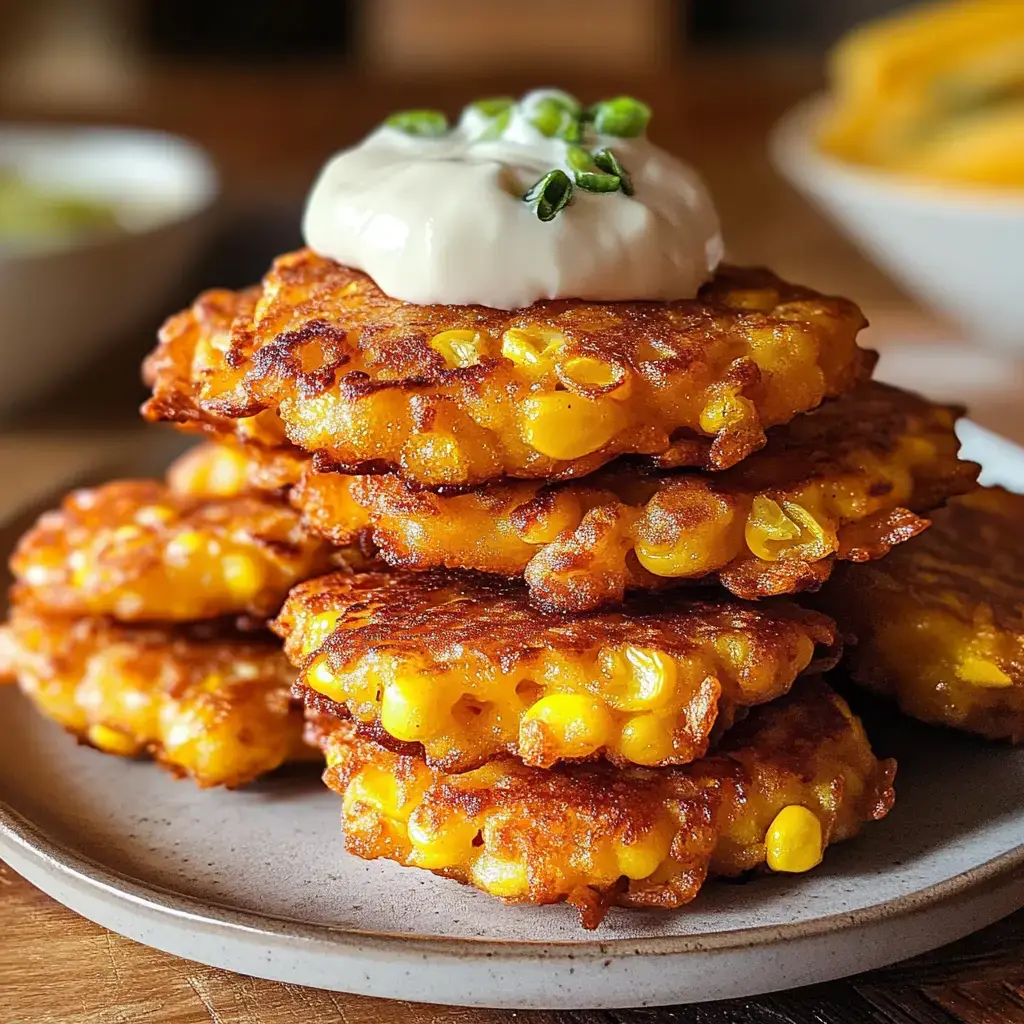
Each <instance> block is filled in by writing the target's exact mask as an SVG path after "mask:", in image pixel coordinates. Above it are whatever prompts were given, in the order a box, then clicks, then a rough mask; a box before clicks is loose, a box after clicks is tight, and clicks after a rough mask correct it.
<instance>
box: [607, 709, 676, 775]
mask: <svg viewBox="0 0 1024 1024" xmlns="http://www.w3.org/2000/svg"><path fill="white" fill-rule="evenodd" d="M673 724H674V723H673V719H672V718H671V717H666V716H665V715H655V714H652V713H650V712H648V713H647V714H643V715H633V717H632V718H629V719H627V721H626V722H625V723H624V724H623V726H622V731H621V733H620V734H619V739H618V742H617V743H616V744H615V747H614V749H615V750H616V751H618V753H620V754H621V755H622V756H623V757H624V758H626V760H627V761H632V762H633V763H634V764H646V765H656V764H662V763H663V762H664V761H666V760H667V759H668V758H670V757H671V756H672V753H673V750H674V744H673V738H674V736H673V732H674V729H673Z"/></svg>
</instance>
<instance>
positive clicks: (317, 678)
mask: <svg viewBox="0 0 1024 1024" xmlns="http://www.w3.org/2000/svg"><path fill="white" fill-rule="evenodd" d="M344 679H345V677H344V676H342V677H341V678H340V679H339V677H338V676H337V675H335V673H334V671H333V670H332V669H331V665H330V661H329V660H328V657H327V655H326V654H323V655H321V656H320V657H319V658H317V659H316V661H314V662H313V664H312V665H310V666H309V668H307V669H306V672H305V675H304V676H303V681H304V682H305V683H306V684H307V685H308V686H309V687H311V688H312V689H314V690H316V692H317V693H322V694H323V695H324V696H325V697H329V698H330V699H331V700H333V701H337V702H338V703H339V704H344V703H345V701H346V700H348V698H349V692H348V687H347V686H346V685H345V681H344Z"/></svg>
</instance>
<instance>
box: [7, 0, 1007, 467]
mask: <svg viewBox="0 0 1024 1024" xmlns="http://www.w3.org/2000/svg"><path fill="white" fill-rule="evenodd" d="M1007 2H1008V3H1017V2H1018V0H1007ZM907 6H909V5H908V4H906V3H900V2H897V0H828V2H822V0H629V2H623V0H559V2H558V3H557V4H552V3H550V2H548V0H487V2H482V0H0V25H2V26H3V30H2V33H0V121H2V122H3V124H2V125H0V136H2V132H3V131H11V130H12V128H13V127H24V126H32V127H33V128H37V127H38V126H40V125H43V126H46V125H58V124H59V125H69V124H71V125H118V126H129V127H132V128H144V129H157V130H159V131H162V132H168V133H172V134H173V135H175V136H181V137H184V138H185V139H187V140H191V141H192V142H193V143H195V144H197V146H198V147H199V150H198V151H195V152H192V151H187V152H186V151H182V152H178V151H176V150H175V154H176V155H174V157H173V159H171V157H168V158H167V161H166V165H167V169H168V175H169V180H168V182H166V183H165V184H164V185H161V186H160V187H161V188H164V189H165V190H169V191H170V192H171V193H175V194H176V195H177V193H178V192H181V191H182V190H185V191H186V192H187V191H188V190H189V189H191V190H192V191H191V192H190V193H189V195H190V196H191V199H184V200H183V199H182V198H181V196H180V195H177V198H176V199H174V200H173V202H177V203H178V206H176V207H174V209H176V210H178V214H177V215H176V218H177V220H179V221H182V222H187V224H188V226H189V230H188V232H187V233H186V234H185V235H182V233H181V232H180V231H179V233H178V235H177V236H174V238H172V237H171V236H170V235H167V236H166V237H165V236H160V235H159V231H157V233H156V235H154V236H153V237H148V236H147V237H148V241H145V246H147V247H146V248H138V249H136V250H135V252H134V253H132V254H130V256H126V257H123V260H122V264H121V269H120V270H119V271H118V272H117V274H115V276H114V277H113V279H112V281H108V283H107V284H106V285H101V284H100V283H97V284H90V286H89V288H88V292H89V295H88V296H87V298H86V301H87V305H86V307H84V308H83V309H78V308H77V307H73V305H72V299H70V298H68V299H67V300H66V299H65V292H64V291H62V289H64V288H65V287H66V286H67V282H68V281H69V280H71V279H74V278H76V275H77V277H78V278H79V279H80V278H81V273H82V272H81V269H80V266H79V267H78V268H75V267H69V266H58V267H56V268H54V267H53V266H51V265H49V264H47V265H46V267H45V268H44V269H43V270H42V271H40V270H39V261H40V260H41V259H42V257H33V259H35V264H33V266H34V267H35V270H34V271H33V272H34V273H35V274H36V280H35V281H32V282H29V283H26V281H27V278H22V277H20V276H19V274H18V269H17V266H18V265H19V263H20V262H24V261H22V260H19V258H18V256H17V254H16V253H14V252H13V250H11V249H10V247H8V249H7V250H5V248H4V246H3V244H2V239H0V317H3V321H0V378H2V375H3V372H4V365H7V366H8V367H12V366H15V364H17V365H19V366H21V365H23V364H24V365H25V366H27V365H28V364H29V363H30V362H32V361H33V354H32V353H33V349H34V348H35V347H37V346H40V347H41V346H42V345H43V341H42V331H41V328H39V327H38V323H37V318H38V317H39V315H40V310H41V309H42V308H43V307H47V308H48V310H49V307H53V308H52V310H49V311H50V312H52V313H53V316H54V317H58V319H57V320H56V321H55V323H57V325H58V326H57V333H58V334H59V336H60V340H59V342H58V344H57V348H56V350H55V351H53V352H52V353H51V355H50V356H49V358H48V359H47V360H46V367H45V373H44V374H43V378H44V379H43V380H42V381H41V382H37V381H36V380H31V381H29V380H28V378H26V383H25V385H24V386H23V387H21V386H19V387H18V388H17V389H15V390H16V391H17V393H16V394H13V395H11V394H7V395H5V394H4V393H3V388H2V382H0V417H3V418H5V420H6V423H7V425H8V429H7V432H6V434H4V435H3V437H4V442H3V444H4V445H5V446H6V450H8V451H9V450H11V447H12V445H13V446H14V447H17V445H18V444H19V443H21V442H22V441H23V440H24V439H25V438H26V437H28V436H30V435H31V436H38V435H39V434H40V432H43V433H45V432H53V431H60V430H63V431H67V430H68V429H69V428H73V429H74V430H75V431H76V432H77V433H78V434H79V435H81V434H82V433H83V432H84V433H88V432H89V431H90V430H97V429H101V428H109V427H118V428H120V427H122V426H123V427H125V428H128V427H130V426H132V425H133V424H134V422H135V419H134V417H135V410H136V407H137V405H138V402H139V401H140V400H141V398H142V389H141V387H140V385H139V384H138V363H139V360H140V359H141V357H142V355H143V354H144V353H145V352H146V351H147V350H148V349H149V347H150V346H151V343H152V338H153V335H154V332H155V330H156V328H157V327H158V325H159V323H160V321H161V320H162V319H163V317H164V316H165V315H167V314H169V313H170V312H172V311H173V310H174V309H176V308H178V307H180V306H181V305H183V304H185V303H187V302H188V301H189V300H190V298H191V297H192V295H193V294H194V293H195V291H196V290H197V289H199V288H200V287H210V286H214V285H225V286H237V285H241V284H245V283H250V282H251V281H253V280H255V279H256V278H258V276H259V275H260V274H261V273H262V271H263V270H264V269H265V268H266V266H267V264H268V263H269V261H270V259H271V258H272V257H273V256H274V255H275V254H277V253H279V252H281V251H284V250H286V249H288V248H290V247H294V246H297V245H298V244H299V241H300V240H299V234H298V224H299V215H300V211H301V206H302V202H303V199H304V196H305V194H306V192H307V190H308V188H309V186H310V184H311V182H312V179H313V177H314V176H315V174H316V172H317V170H318V168H319V167H320V166H321V164H322V163H323V162H324V160H325V159H326V158H327V156H328V155H329V154H330V153H331V152H332V151H334V150H336V149H338V148H339V147H342V146H345V145H348V144H351V143H353V142H355V141H356V140H357V139H358V138H359V137H360V136H362V135H363V134H364V133H365V132H366V131H368V130H369V129H371V128H372V127H373V126H374V125H375V124H376V123H378V122H379V121H380V120H381V119H382V118H383V117H384V116H385V115H386V114H387V113H389V112H390V111H392V110H395V109H400V108H407V107H411V106H415V107H440V108H442V109H445V110H446V111H448V113H449V114H450V115H451V114H455V113H457V111H458V109H459V108H460V107H461V106H462V105H463V104H464V103H465V102H467V101H468V100H470V99H472V98H474V97H477V96H480V95H487V94H505V93H509V94H513V95H515V94H518V93H520V92H523V91H525V90H526V89H528V88H530V87H533V86H537V85H542V84H543V85H556V86H559V87H562V88H565V89H568V90H570V91H572V92H574V93H576V94H577V95H579V96H580V97H581V98H582V99H583V100H584V101H588V100H593V99H596V98H600V97H603V96H610V95H615V94H618V93H623V92H625V93H632V94H635V95H637V96H639V97H641V98H643V99H645V100H647V101H648V102H649V103H651V104H652V106H653V107H654V111H655V116H654V120H653V122H652V126H651V134H652V136H653V138H654V140H655V141H656V142H659V143H660V144H662V145H664V146H665V147H666V148H669V149H671V150H672V151H674V152H676V153H677V154H679V155H680V156H682V157H683V158H685V159H686V160H688V161H690V162H692V163H693V164H694V165H695V166H696V167H697V168H698V169H699V170H700V171H701V172H702V173H703V174H704V176H705V177H706V179H707V180H708V182H709V184H710V186H711V190H712V193H713V194H714V196H715V199H716V203H717V205H718V208H719V211H720V214H721V217H722V220H723V225H724V233H725V238H726V243H727V246H728V251H729V257H730V259H732V260H734V261H741V262H753V263H765V264H770V265H771V266H772V267H773V268H774V269H775V270H776V271H777V272H778V273H780V274H781V275H783V276H786V277H789V278H792V279H796V280H799V281H801V282H804V283H806V284H809V285H811V286H813V287H816V288H819V289H821V290H825V291H832V292H839V293H842V294H844V295H847V296H850V297H852V298H854V299H855V300H856V301H858V302H859V303H860V304H861V305H862V306H863V307H864V308H865V310H866V311H867V313H868V315H869V317H870V318H871V319H872V321H873V327H872V329H871V331H872V333H871V335H870V336H869V341H871V342H872V343H874V344H875V345H876V346H877V347H881V348H882V349H883V350H884V351H885V352H886V359H887V360H888V364H887V365H889V366H890V367H891V370H890V371H889V373H890V375H891V376H895V377H897V379H900V380H901V381H902V382H904V383H910V384H911V385H916V386H918V387H919V388H921V389H923V390H930V391H931V392H932V393H936V392H939V393H940V394H941V393H942V392H943V391H944V390H954V391H957V393H958V395H959V396H960V397H963V396H964V391H965V390H967V391H968V392H970V391H971V388H973V389H974V392H976V393H977V395H980V396H981V398H980V402H981V404H982V405H983V406H984V408H983V409H982V410H981V419H982V420H983V421H984V422H986V423H988V424H989V425H991V426H993V427H996V428H998V429H1001V430H1003V431H1004V432H1007V433H1011V434H1015V435H1016V436H1018V438H1019V439H1020V440H1024V429H1021V424H1020V423H1019V422H1018V419H1019V413H1018V411H1017V406H1018V405H1019V399H1020V397H1021V396H1024V387H1022V386H1021V384H1022V381H1024V377H1022V376H1021V373H1020V368H1019V364H1018V362H1017V361H1016V360H1015V359H1014V358H1012V357H1007V356H1006V355H1005V353H1004V354H998V355H995V354H992V353H991V352H990V351H989V350H987V349H981V348H978V347H974V346H973V345H972V344H971V343H970V339H968V338H966V337H965V331H964V329H963V327H962V326H953V325H952V324H950V323H949V322H947V321H946V320H944V319H943V317H942V315H941V314H939V313H936V312H935V311H934V310H933V309H931V308H924V306H923V305H922V304H920V303H919V301H917V300H915V299H914V298H912V297H911V296H910V295H909V294H908V292H907V291H905V290H904V287H903V286H901V285H900V284H898V283H897V281H896V280H895V279H894V277H893V275H892V274H891V273H889V272H886V271H883V270H881V269H879V267H878V266H876V264H875V263H874V262H873V261H872V260H871V259H868V258H866V257H865V256H863V255H861V253H860V251H859V250H858V249H857V248H856V247H855V246H854V244H853V243H852V242H851V241H849V240H848V238H847V235H846V234H845V233H844V232H843V231H841V230H840V229H839V228H837V227H835V226H833V223H832V222H831V221H830V220H829V219H827V218H826V217H825V216H823V215H822V214H821V213H819V212H817V210H816V209H815V208H814V207H813V206H812V205H811V204H810V203H809V202H808V200H806V199H804V198H801V196H800V195H798V193H797V191H795V190H794V189H793V188H791V187H790V186H789V185H787V184H786V183H785V182H784V181H783V179H782V177H780V175H779V174H778V173H777V172H776V171H775V170H774V169H773V167H772V165H771V162H770V160H769V156H768V145H767V138H768V135H769V132H770V130H771V128H772V125H773V124H774V123H775V122H776V121H777V120H778V118H779V117H780V116H781V115H783V114H784V112H785V111H786V110H787V109H789V108H790V107H792V106H793V105H794V104H795V103H797V102H798V101H800V100H801V99H803V98H805V97H807V96H808V95H809V94H812V93H815V92H816V91H819V90H821V89H822V88H823V87H824V85H825V62H824V55H825V53H826V51H827V50H828V48H829V47H830V46H831V45H832V44H833V43H834V42H835V41H836V40H837V39H838V38H839V37H841V36H842V35H843V33H844V32H846V31H847V30H848V29H849V28H850V27H851V26H853V25H855V24H858V23H860V22H863V21H865V20H867V19H871V18H875V17H877V16H879V15H881V14H883V13H885V12H888V11H892V10H895V9H898V8H901V7H907ZM151 141H152V140H151ZM1022 143H1024V140H1022ZM19 145H20V143H19ZM161 145H162V143H161ZM166 151H167V152H168V153H170V152H171V150H170V149H167V150H166ZM160 152H163V150H160ZM4 153H5V150H4V145H3V140H2V137H0V181H2V180H3V174H4V172H5V156H4ZM193 158H195V159H193ZM47 159H48V160H49V164H47V166H50V165H61V166H63V167H64V169H65V170H64V173H65V174H66V175H71V180H72V182H73V180H74V173H76V172H75V168H76V167H77V166H78V164H77V161H78V159H79V157H78V156H77V155H72V156H65V155H63V151H62V150H60V149H59V147H58V148H57V149H55V150H53V152H52V153H50V155H49V157H48V158H47ZM190 161H191V163H190ZM6 162H7V163H10V162H11V160H10V158H9V157H8V159H7V161H6ZM179 163H180V164H181V167H180V168H179V169H177V170H174V173H173V174H172V173H171V168H172V165H173V167H174V168H178V165H179ZM6 170H7V172H8V173H7V176H8V179H10V176H11V175H10V168H9V167H7V168H6ZM175 175H177V177H175ZM129 177H130V175H129ZM170 179H173V180H170ZM147 180H149V179H147ZM183 182H185V183H186V184H183ZM8 184H10V182H9V181H8ZM186 186H187V187H186ZM131 187H133V186H130V185H118V189H119V190H120V191H121V192H125V190H129V189H130V188H131ZM141 187H142V188H143V190H145V188H146V187H147V186H146V184H145V182H143V183H142V186H141ZM153 188H154V189H155V188H156V186H155V185H154V186H153ZM176 190H177V192H176ZM125 194H127V193H126V192H125ZM151 198H152V197H151ZM3 201H4V199H3V196H2V195H0V215H2V208H3ZM161 202H163V203H165V204H166V203H168V202H171V200H168V199H167V198H166V195H164V194H163V193H161ZM173 202H171V205H172V206H173ZM190 203H191V205H190ZM168 208H170V207H168ZM168 216H169V219H170V220H174V219H175V217H171V216H170V215H168ZM172 226H173V225H172ZM178 227H180V225H178ZM148 230H149V228H148V227H147V228H146V231H148ZM159 230H166V227H165V228H160V229H159ZM154 231H156V229H154ZM143 233H145V232H143ZM157 253H162V254H163V255H164V257H165V258H164V260H163V261H162V262H161V261H160V260H158V259H156V257H155V255H154V254H157ZM171 256H173V260H172V259H171ZM47 258H51V257H47ZM65 262H66V261H65ZM92 262H93V263H97V262H98V259H97V258H95V257H94V258H93V260H92ZM133 275H134V276H133ZM143 275H145V276H143ZM40 277H42V278H43V279H44V283H43V284H40V283H39V278H40ZM158 279H159V280H158ZM1021 285H1022V288H1021V291H1022V292H1024V279H1022V281H1021ZM104 288H106V289H107V291H104ZM12 292H14V293H16V294H14V295H13V296H12ZM73 292H74V288H73V286H72V287H71V288H70V291H69V292H68V293H67V294H68V295H70V294H72V293H73ZM129 293H130V294H138V295H139V296H142V295H143V293H145V296H146V301H145V303H144V304H143V307H144V308H138V309H136V310H134V311H133V315H132V317H131V319H132V321H133V322H131V323H125V322H120V323H117V324H116V327H112V328H110V329H109V330H107V329H105V328H104V329H99V328H101V327H102V326H103V324H104V323H105V322H106V319H105V318H106V314H107V313H109V311H110V310H111V309H113V308H116V307H118V306H119V305H121V304H122V303H123V302H124V300H125V298H126V296H127V295H128V294H129ZM80 299H81V297H79V300H80ZM79 300H75V301H79ZM15 301H18V302H20V303H21V305H22V306H25V305H30V306H31V308H30V309H29V310H28V311H27V312H25V311H24V310H22V311H21V312H20V313H19V314H18V315H13V314H11V313H10V312H8V310H7V309H5V308H4V303H5V302H12V303H13V302H15ZM61 314H63V315H64V316H65V320H64V321H60V320H59V315H61ZM19 317H20V318H19ZM12 324H18V325H21V326H19V327H18V328H17V329H16V330H15V329H13V328H12V326H11V325H12ZM90 324H91V325H93V326H94V327H95V328H97V330H96V331H94V332H93V333H94V334H96V335H98V336H96V337H95V338H93V339H92V340H90V341H89V343H88V345H86V344H85V342H84V341H83V340H82V338H81V337H80V336H79V333H78V332H79V329H82V328H85V327H87V326H89V325H90ZM12 335H16V337H13V336H12ZM36 359H37V360H38V356H36ZM5 361H6V364H5ZM883 365H886V364H883ZM12 372H13V371H12ZM26 372H27V371H26ZM965 380H969V381H970V382H971V386H970V387H966V388H965ZM10 390H12V389H10V388H9V389H8V391H10ZM966 397H967V399H968V400H971V398H972V394H968V395H967V396H966ZM975 401H976V402H977V401H978V399H977V398H976V399H975ZM3 450H5V449H4V448H3V447H0V455H2V452H3Z"/></svg>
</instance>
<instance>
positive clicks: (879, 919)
mask: <svg viewBox="0 0 1024 1024" xmlns="http://www.w3.org/2000/svg"><path fill="white" fill-rule="evenodd" d="M11 847H16V848H17V849H18V850H19V851H20V852H22V853H23V855H25V856H27V857H30V858H32V859H33V860H35V861H36V862H37V864H39V866H40V867H43V868H49V869H50V870H51V871H52V870H56V871H57V872H58V873H59V874H60V875H62V876H63V877H64V878H65V879H68V880H69V881H70V882H71V883H73V884H77V885H78V886H80V887H85V888H88V889H90V890H92V891H93V892H95V893H96V894H98V895H100V896H104V895H105V896H107V897H108V898H112V899H114V900H116V901H118V902H121V903H129V904H133V905H136V906H140V907H142V908H144V909H146V910H148V911H150V912H151V913H155V914H156V915H158V916H166V917H173V918H175V919H183V920H187V921H192V922H194V923H195V924H197V925H201V926H203V927H204V928H208V929H214V930H217V929H227V930H230V931H232V932H234V931H242V932H246V933H249V934H253V935H265V936H269V937H273V938H274V939H279V940H300V941H313V942H319V943H325V944H327V945H332V946H336V947H338V948H345V949H349V950H354V951H356V952H364V953H365V952H369V951H371V950H377V951H385V952H389V953H394V952H395V947H396V946H400V947H401V951H402V953H403V954H412V955H417V954H420V955H423V954H427V955H430V956H434V957H439V958H443V959H451V960H465V959H466V958H467V957H473V958H478V957H482V958H498V957H500V958H501V959H502V960H509V959H514V960H517V961H518V960H528V961H529V960H534V961H536V960H547V961H551V960H558V959H566V960H568V959H572V960H574V961H580V960H605V959H607V958H609V957H614V958H634V957H637V958H640V957H666V956H686V955H692V954H695V953H702V954H708V953H716V952H717V953H723V952H738V951H741V950H750V949H756V948H759V947H763V946H771V945H776V944H778V943H788V942H795V941H797V940H801V939H814V938H817V937H819V936H822V935H841V934H844V933H847V932H855V931H857V930H860V929H864V928H870V927H871V926H873V925H878V924H881V923H883V922H889V921H893V920H897V919H900V918H905V917H912V916H913V915H914V914H917V913H921V912H924V911H927V910H929V909H930V908H932V907H935V906H937V905H939V904H943V903H946V902H949V901H952V900H954V899H956V898H958V897H963V896H969V895H972V894H976V893H977V892H979V891H984V890H985V889H987V888H989V887H996V886H998V885H1000V883H1002V882H1004V881H1009V880H1010V879H1011V878H1012V876H1013V875H1014V874H1015V873H1021V876H1022V881H1024V842H1021V843H1018V845H1017V846H1016V847H1014V848H1013V849H1010V850H1006V851H1004V852H1003V853H1001V854H997V855H996V856H995V857H992V858H990V859H989V860H987V861H984V862H983V863H981V864H978V865H975V866H974V867H970V868H967V869H966V870H964V871H961V872H959V873H958V874H956V875H953V876H951V877H950V878H945V879H942V880H941V881H938V882H933V883H932V884H931V885H928V886H926V887H925V888H923V889H918V890H916V891H914V892H909V893H905V894H904V895H902V896H898V897H895V898H894V899H890V900H884V901H882V902H880V903H872V904H871V905H870V906H867V907H860V908H858V909H855V910H849V911H840V912H837V913H832V914H827V915H825V916H822V917H814V918H809V919H806V920H803V921H790V922H786V923H782V924H774V925H764V926H761V927H756V926H755V927H747V928H733V929H727V930H724V931H711V932H701V933H694V934H690V935H668V936H666V935H644V936H636V937H634V938H614V939H606V940H602V939H600V938H598V937H593V938H591V937H589V936H588V937H586V938H580V939H564V940H543V941H540V940H538V941H531V940H529V939H492V938H487V937H483V936H481V937H472V938H469V937H464V936H451V935H433V936H429V937H428V936H423V935H421V934H418V933H415V932H398V931H396V932H386V933H381V932H373V931H368V930H366V929H360V928H349V927H344V926H337V925H324V924H311V923H307V922H302V921H297V920H292V919H289V918H286V917H277V916H272V915H266V914H260V913H259V912H257V911H250V910H240V909H237V908H233V907H228V906H224V905H223V904H219V903H216V902H211V901H203V900H200V899H198V898H196V897H194V896H188V895H186V894H184V893H181V892H176V891H174V890H172V889H165V888H164V887H162V886H158V885H155V884H152V883H148V882H144V881H142V880H141V879H138V878H133V877H132V876H130V875H126V874H123V873H122V872H119V871H116V870H113V869H111V868H109V867H107V866H105V865H103V864H102V863H100V862H99V861H97V860H95V859H94V858H92V857H88V856H86V855H85V854H82V853H79V852H77V851H75V850H73V849H70V848H69V847H68V846H67V845H66V844H64V843H61V842H58V841H57V840H54V839H52V838H51V837H50V836H49V835H47V833H46V831H45V830H44V829H43V828H41V827H40V826H38V825H36V824H35V823H33V822H32V821H30V820H29V819H28V818H26V817H25V816H24V815H22V814H21V813H19V812H18V811H16V810H14V809H13V808H12V807H10V806H9V805H8V804H7V803H6V802H5V801H2V800H0V855H2V854H3V852H4V849H5V848H11ZM452 884H458V883H457V882H453V883H452ZM1021 889H1022V891H1021V899H1020V904H1019V905H1020V906H1024V885H1022V887H1021ZM584 934H586V933H584Z"/></svg>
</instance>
